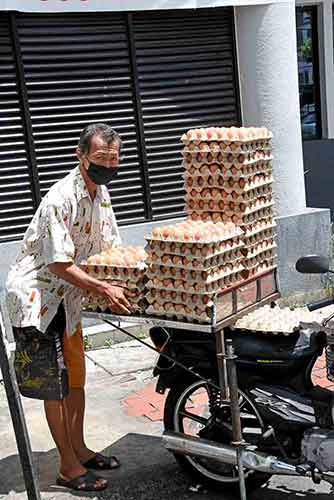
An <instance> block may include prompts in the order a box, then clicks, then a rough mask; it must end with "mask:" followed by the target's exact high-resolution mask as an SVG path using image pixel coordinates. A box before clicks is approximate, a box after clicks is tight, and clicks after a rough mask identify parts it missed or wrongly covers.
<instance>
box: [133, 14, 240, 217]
mask: <svg viewBox="0 0 334 500" xmlns="http://www.w3.org/2000/svg"><path fill="white" fill-rule="evenodd" d="M134 34H135V46H136V59H137V67H138V77H139V90H140V97H141V105H142V118H143V123H144V135H145V145H146V154H147V167H148V172H149V182H150V189H151V198H152V213H153V218H154V219H159V218H167V217H175V216H179V215H182V214H183V205H184V203H183V196H184V192H183V180H182V177H181V159H182V157H181V155H180V149H181V146H180V136H181V135H182V134H183V133H184V132H185V131H186V130H188V129H189V128H193V127H205V126H214V125H216V126H222V125H226V126H229V125H232V124H236V125H238V124H239V123H240V117H239V111H238V109H239V103H238V85H237V76H236V74H237V71H236V67H235V64H236V63H235V54H234V33H233V10H232V9H229V8H228V9H226V8H217V9H199V10H197V11H181V12H180V11H174V12H173V11H161V12H153V13H140V14H136V15H135V16H134Z"/></svg>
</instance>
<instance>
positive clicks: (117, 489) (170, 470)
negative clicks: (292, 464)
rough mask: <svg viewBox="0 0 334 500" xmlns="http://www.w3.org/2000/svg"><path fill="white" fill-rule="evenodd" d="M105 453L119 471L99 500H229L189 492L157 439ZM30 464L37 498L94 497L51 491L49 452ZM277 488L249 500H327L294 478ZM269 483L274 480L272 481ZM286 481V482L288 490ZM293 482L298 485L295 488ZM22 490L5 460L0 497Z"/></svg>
mask: <svg viewBox="0 0 334 500" xmlns="http://www.w3.org/2000/svg"><path fill="white" fill-rule="evenodd" d="M104 452H106V453H107V454H113V455H117V456H118V457H119V459H120V460H121V462H122V467H121V468H120V469H118V470H115V471H111V472H104V473H103V475H104V476H105V477H107V478H108V479H109V480H110V487H109V488H108V489H107V490H105V491H104V492H101V493H100V494H99V497H100V498H102V499H106V500H107V499H109V500H157V498H158V499H159V500H171V499H176V498H177V499H178V500H187V499H196V500H218V499H219V500H232V499H233V500H235V499H236V498H238V495H235V496H233V495H232V494H231V492H228V491H224V492H223V493H218V492H213V491H210V492H205V491H204V492H203V491H201V492H198V493H194V492H192V491H190V490H189V487H190V486H191V483H190V482H189V479H187V478H186V477H185V476H184V474H183V472H182V471H181V470H180V469H179V468H178V465H177V464H176V462H175V460H174V457H173V456H172V455H171V454H170V453H168V452H167V451H166V450H165V449H164V447H163V445H162V442H161V438H160V437H155V436H147V435H143V434H128V435H126V436H124V437H123V438H122V439H120V440H119V441H118V442H116V443H114V444H113V445H112V446H110V447H109V448H107V449H106V450H104ZM34 460H35V463H36V465H37V467H38V473H39V477H40V487H41V491H42V494H43V496H47V497H50V496H51V497H53V496H54V497H55V498H60V497H59V496H58V494H59V493H60V494H61V498H65V496H66V498H70V497H71V496H80V497H81V498H82V497H84V496H87V497H95V498H96V496H97V495H96V493H92V494H89V493H87V494H86V495H85V494H84V493H82V492H81V493H76V492H71V493H70V494H69V492H68V490H66V489H62V488H59V487H57V486H55V477H56V473H57V469H58V454H57V451H56V450H55V449H53V450H50V451H48V452H45V453H43V452H35V453H34ZM279 481H280V484H279V485H277V484H274V485H271V483H269V486H266V487H264V488H261V489H260V490H256V491H254V492H248V498H249V500H292V499H294V500H295V499H296V496H300V497H301V498H303V499H304V500H330V498H332V497H331V494H328V493H321V492H319V490H318V491H316V489H315V487H314V488H313V486H312V485H311V483H307V484H305V485H304V486H305V487H304V488H303V491H302V492H301V491H300V489H298V488H301V486H300V484H303V483H302V482H303V480H300V479H297V480H293V481H296V488H295V487H294V484H293V483H292V486H290V488H288V487H286V486H285V485H286V479H285V478H280V479H279ZM274 482H275V481H274ZM290 482H291V480H290V479H289V485H290ZM297 482H298V484H297ZM24 491H25V486H24V482H23V478H22V473H21V466H20V462H19V458H18V456H17V455H11V456H9V457H6V458H5V459H3V460H1V461H0V496H2V495H7V494H9V493H10V492H16V493H20V492H24Z"/></svg>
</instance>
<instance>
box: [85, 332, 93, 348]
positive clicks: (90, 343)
mask: <svg viewBox="0 0 334 500" xmlns="http://www.w3.org/2000/svg"><path fill="white" fill-rule="evenodd" d="M83 341H84V349H85V351H89V350H90V349H91V348H92V347H93V344H92V342H91V341H90V338H89V336H88V335H85V336H84V338H83Z"/></svg>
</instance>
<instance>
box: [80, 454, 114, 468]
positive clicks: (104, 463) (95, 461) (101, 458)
mask: <svg viewBox="0 0 334 500" xmlns="http://www.w3.org/2000/svg"><path fill="white" fill-rule="evenodd" d="M82 465H83V466H84V467H86V468H87V469H94V470H112V469H118V467H120V465H121V464H120V461H119V460H118V458H116V457H106V456H105V455H101V453H96V455H95V457H93V458H91V459H90V460H87V462H84V463H83V464H82Z"/></svg>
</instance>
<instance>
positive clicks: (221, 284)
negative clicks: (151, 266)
mask: <svg viewBox="0 0 334 500" xmlns="http://www.w3.org/2000/svg"><path fill="white" fill-rule="evenodd" d="M247 277H248V272H247V271H246V270H245V269H244V267H243V266H240V267H239V271H237V270H236V269H235V270H234V271H231V272H230V273H225V274H224V277H220V278H219V279H216V280H213V281H210V282H205V281H195V280H184V279H176V280H175V279H173V278H163V279H162V278H161V279H160V278H158V277H157V276H155V277H152V278H151V279H150V280H149V281H148V283H147V284H146V288H147V289H150V288H156V289H158V290H175V291H176V292H189V293H201V294H202V293H204V294H208V293H211V292H216V291H217V290H220V289H223V288H226V287H228V286H231V284H233V283H236V282H237V281H240V280H242V279H246V278H247ZM175 281H176V283H175Z"/></svg>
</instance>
